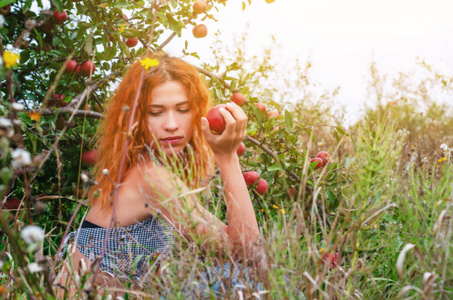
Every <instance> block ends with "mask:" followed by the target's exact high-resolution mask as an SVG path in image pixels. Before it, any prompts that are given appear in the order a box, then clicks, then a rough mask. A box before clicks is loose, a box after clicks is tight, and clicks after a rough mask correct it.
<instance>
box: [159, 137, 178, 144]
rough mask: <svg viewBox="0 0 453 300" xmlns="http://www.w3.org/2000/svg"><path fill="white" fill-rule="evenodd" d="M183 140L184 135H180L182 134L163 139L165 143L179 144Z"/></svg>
mask: <svg viewBox="0 0 453 300" xmlns="http://www.w3.org/2000/svg"><path fill="white" fill-rule="evenodd" d="M181 140H182V137H180V136H174V137H169V138H165V139H162V141H163V142H164V143H168V144H177V143H179V142H180V141H181Z"/></svg>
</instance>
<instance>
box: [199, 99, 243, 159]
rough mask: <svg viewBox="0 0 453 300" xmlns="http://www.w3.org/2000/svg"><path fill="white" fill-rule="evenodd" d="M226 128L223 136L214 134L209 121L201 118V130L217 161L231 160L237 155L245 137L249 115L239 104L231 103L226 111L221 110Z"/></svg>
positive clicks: (227, 105)
mask: <svg viewBox="0 0 453 300" xmlns="http://www.w3.org/2000/svg"><path fill="white" fill-rule="evenodd" d="M220 114H221V115H222V116H223V118H224V119H225V123H226V127H225V131H224V132H223V133H222V134H213V133H212V132H211V129H210V128H209V122H208V120H207V119H206V118H205V117H203V118H201V130H202V131H203V134H204V136H205V138H206V141H207V142H208V144H209V146H210V147H211V149H212V152H213V153H214V157H215V158H216V159H219V158H220V159H221V158H224V157H225V158H226V159H229V158H231V157H232V156H234V155H237V154H236V151H237V148H238V146H239V144H240V143H241V141H242V140H243V139H244V137H245V133H246V127H247V115H246V114H245V112H244V111H243V110H242V108H240V107H239V106H238V105H237V104H235V103H233V102H229V103H227V104H226V109H224V108H220Z"/></svg>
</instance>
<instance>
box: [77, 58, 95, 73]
mask: <svg viewBox="0 0 453 300" xmlns="http://www.w3.org/2000/svg"><path fill="white" fill-rule="evenodd" d="M94 70H96V66H95V65H94V63H93V62H92V61H91V60H88V61H86V62H84V63H83V64H82V65H81V66H80V74H82V75H84V76H90V74H93V73H94Z"/></svg>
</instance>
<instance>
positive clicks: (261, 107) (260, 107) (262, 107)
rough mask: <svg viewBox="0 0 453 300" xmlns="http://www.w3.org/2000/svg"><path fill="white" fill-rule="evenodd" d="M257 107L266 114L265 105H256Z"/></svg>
mask: <svg viewBox="0 0 453 300" xmlns="http://www.w3.org/2000/svg"><path fill="white" fill-rule="evenodd" d="M255 106H256V107H258V108H259V109H260V110H261V111H262V112H263V114H265V113H266V105H264V104H263V103H255Z"/></svg>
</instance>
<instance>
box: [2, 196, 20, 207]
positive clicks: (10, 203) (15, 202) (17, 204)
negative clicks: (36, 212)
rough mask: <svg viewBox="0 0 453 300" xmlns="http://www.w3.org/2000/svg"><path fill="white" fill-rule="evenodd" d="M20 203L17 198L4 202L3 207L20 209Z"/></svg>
mask: <svg viewBox="0 0 453 300" xmlns="http://www.w3.org/2000/svg"><path fill="white" fill-rule="evenodd" d="M20 203H21V201H20V199H19V198H16V197H13V198H9V199H8V200H6V203H5V206H4V207H5V208H6V209H18V208H19V207H20Z"/></svg>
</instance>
